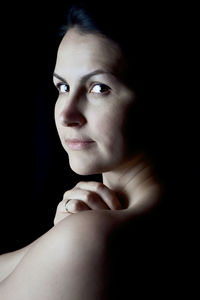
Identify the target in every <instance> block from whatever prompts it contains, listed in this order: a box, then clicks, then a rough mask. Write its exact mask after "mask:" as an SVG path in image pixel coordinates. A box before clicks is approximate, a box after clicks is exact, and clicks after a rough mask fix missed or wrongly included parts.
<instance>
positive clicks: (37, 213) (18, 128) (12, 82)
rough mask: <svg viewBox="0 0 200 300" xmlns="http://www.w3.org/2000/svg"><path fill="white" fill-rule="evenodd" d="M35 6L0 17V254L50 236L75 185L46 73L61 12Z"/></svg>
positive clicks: (24, 6)
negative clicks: (66, 195)
mask: <svg viewBox="0 0 200 300" xmlns="http://www.w3.org/2000/svg"><path fill="white" fill-rule="evenodd" d="M42 4H43V5H40V4H38V3H37V2H34V4H33V3H31V2H27V3H25V4H24V3H23V4H22V3H21V5H20V3H18V4H17V5H15V6H14V5H13V4H12V5H10V6H9V7H8V6H6V5H5V7H4V8H3V10H2V15H4V21H3V24H2V42H1V52H2V54H1V59H2V61H1V118H0V119H1V133H2V134H1V198H0V203H1V204H0V236H1V238H0V252H1V253H3V252H6V251H12V250H15V249H18V248H20V247H22V246H25V245H27V244H28V243H30V242H32V241H33V240H34V239H36V238H37V237H39V236H40V235H42V234H43V233H44V232H46V231H47V230H48V229H50V228H51V227H52V226H53V219H54V215H55V212H56V207H57V204H58V202H59V201H61V200H62V196H63V193H64V192H65V191H66V190H67V189H69V188H72V187H73V186H74V185H75V184H76V183H77V182H78V181H79V180H81V179H82V178H81V176H78V175H76V174H74V173H73V172H72V171H71V170H70V168H69V167H68V157H67V154H66V153H65V152H64V150H63V148H62V146H61V144H60V141H59V138H58V136H57V131H56V127H55V124H54V104H55V101H56V97H57V91H56V89H55V87H54V86H53V82H52V73H53V70H54V66H55V60H56V52H57V47H58V41H59V38H58V37H57V30H58V28H59V26H60V25H61V24H62V18H63V15H64V10H63V6H62V2H60V3H59V2H57V4H53V3H48V5H47V6H45V5H44V3H42ZM66 4H67V3H66ZM66 7H67V5H65V9H66ZM89 178H90V177H88V179H89ZM95 178H96V177H95ZM86 179H87V178H86Z"/></svg>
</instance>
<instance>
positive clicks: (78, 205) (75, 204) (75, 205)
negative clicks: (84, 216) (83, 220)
mask: <svg viewBox="0 0 200 300" xmlns="http://www.w3.org/2000/svg"><path fill="white" fill-rule="evenodd" d="M65 207H66V209H67V211H68V212H69V213H72V214H75V213H78V212H80V211H83V210H90V207H89V206H88V205H87V204H85V203H84V202H83V201H80V200H75V199H74V200H70V201H69V202H68V203H67V205H66V206H65Z"/></svg>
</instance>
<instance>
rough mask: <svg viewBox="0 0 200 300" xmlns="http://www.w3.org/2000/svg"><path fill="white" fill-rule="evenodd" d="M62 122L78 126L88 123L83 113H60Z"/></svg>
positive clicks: (63, 124) (70, 125) (65, 124)
mask: <svg viewBox="0 0 200 300" xmlns="http://www.w3.org/2000/svg"><path fill="white" fill-rule="evenodd" d="M59 119H60V124H61V125H62V126H66V127H78V126H83V125H84V124H85V123H86V119H85V118H84V116H83V115H82V114H76V115H70V116H66V115H65V116H64V115H63V114H61V115H60V118H59Z"/></svg>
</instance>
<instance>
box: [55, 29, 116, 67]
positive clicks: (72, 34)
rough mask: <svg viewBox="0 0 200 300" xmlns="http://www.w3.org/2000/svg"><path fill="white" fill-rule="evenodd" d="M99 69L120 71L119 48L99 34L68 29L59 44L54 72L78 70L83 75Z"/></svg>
mask: <svg viewBox="0 0 200 300" xmlns="http://www.w3.org/2000/svg"><path fill="white" fill-rule="evenodd" d="M99 68H101V69H102V68H103V69H104V70H105V71H109V72H118V71H120V69H121V68H122V53H121V50H120V48H119V46H118V45H117V44H115V43H114V42H113V41H111V40H109V39H107V38H106V37H104V36H102V35H100V34H94V33H90V34H86V33H83V32H80V31H79V30H78V29H76V28H73V29H70V30H69V31H68V32H67V33H66V35H65V36H64V38H63V40H62V41H61V43H60V46H59V49H58V54H57V61H56V71H58V72H61V73H62V72H63V71H67V70H70V71H72V70H78V71H79V72H80V73H85V72H88V71H92V70H93V69H99Z"/></svg>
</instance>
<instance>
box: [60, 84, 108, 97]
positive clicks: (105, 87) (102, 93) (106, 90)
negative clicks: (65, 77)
mask: <svg viewBox="0 0 200 300" xmlns="http://www.w3.org/2000/svg"><path fill="white" fill-rule="evenodd" d="M62 86H66V87H67V91H65V92H62V91H61V87H62ZM96 86H101V88H103V89H105V91H103V92H99V93H97V92H92V89H93V88H94V87H96ZM56 87H57V89H58V91H59V93H60V94H65V93H67V92H69V85H67V84H66V83H63V82H59V83H57V84H56ZM110 90H111V88H110V87H109V86H107V85H106V84H104V83H94V84H93V85H92V86H91V88H90V89H89V92H90V93H92V94H96V95H106V94H108V93H109V92H110Z"/></svg>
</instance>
